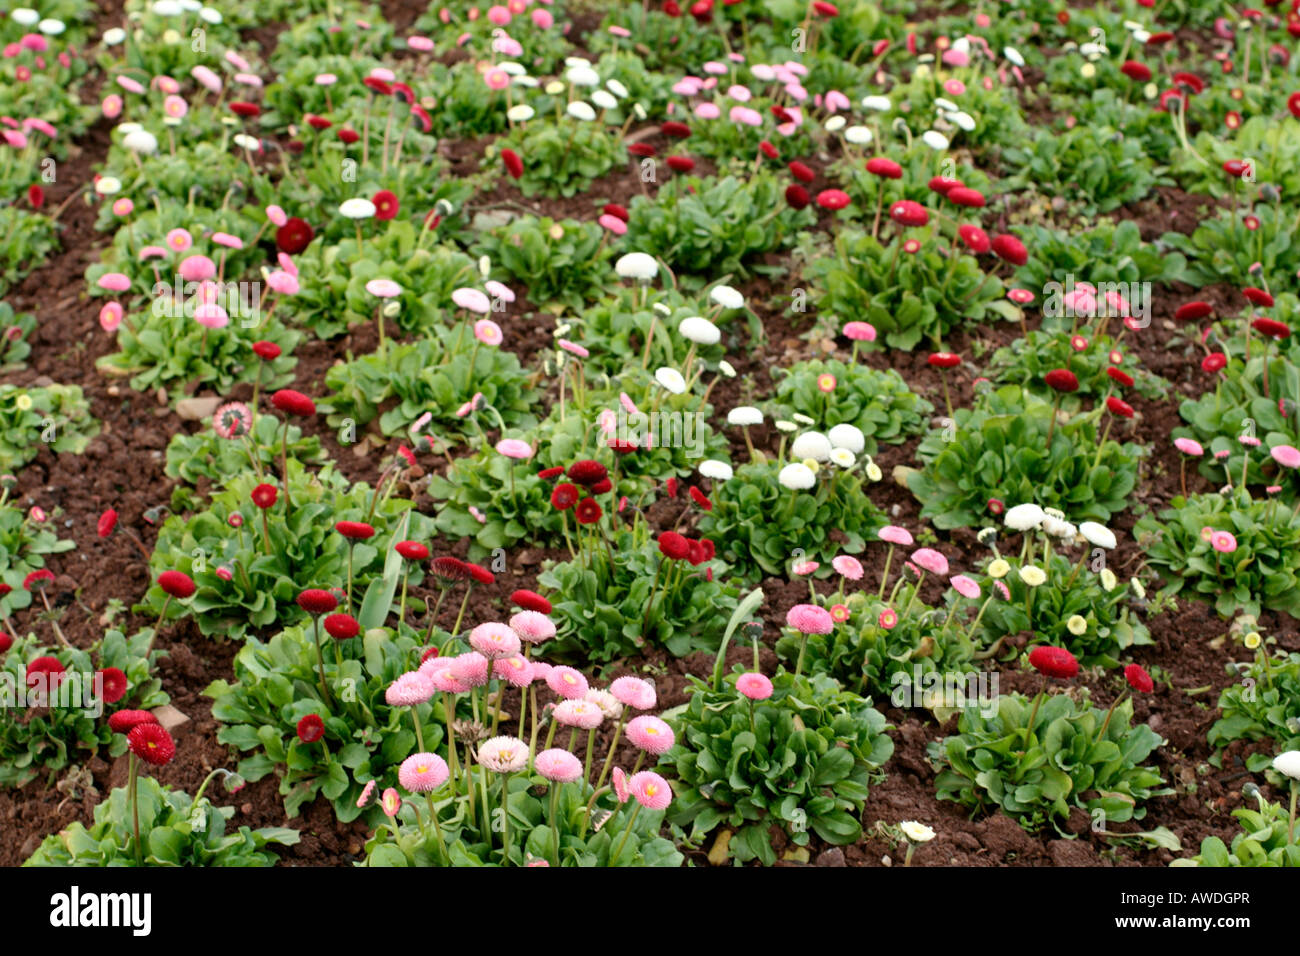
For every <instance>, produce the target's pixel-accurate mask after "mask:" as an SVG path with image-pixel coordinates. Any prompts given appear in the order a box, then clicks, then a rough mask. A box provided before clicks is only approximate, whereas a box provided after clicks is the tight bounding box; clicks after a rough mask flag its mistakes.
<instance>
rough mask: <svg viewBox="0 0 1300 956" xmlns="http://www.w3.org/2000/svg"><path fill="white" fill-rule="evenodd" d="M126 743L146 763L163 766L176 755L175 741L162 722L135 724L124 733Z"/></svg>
mask: <svg viewBox="0 0 1300 956" xmlns="http://www.w3.org/2000/svg"><path fill="white" fill-rule="evenodd" d="M126 745H127V746H128V747H129V748H130V749H131V753H133V754H135V755H136V756H137V757H139V758H140V759H141V760H143V761H144V762H145V763H147V764H151V765H152V766H155V767H165V766H167V764H169V763H171V762H172V758H173V757H175V756H176V741H174V740H172V735H171V734H169V733H167V728H165V727H163V725H162V724H136V725H135V726H134V727H132V728H131V730H130V732H128V733H127V735H126Z"/></svg>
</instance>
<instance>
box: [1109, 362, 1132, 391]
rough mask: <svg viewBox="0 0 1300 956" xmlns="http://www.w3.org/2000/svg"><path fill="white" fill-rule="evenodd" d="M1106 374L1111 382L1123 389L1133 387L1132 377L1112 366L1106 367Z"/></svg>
mask: <svg viewBox="0 0 1300 956" xmlns="http://www.w3.org/2000/svg"><path fill="white" fill-rule="evenodd" d="M1106 374H1107V375H1109V376H1110V378H1111V379H1112V380H1113V381H1116V382H1118V383H1119V384H1121V385H1123V386H1124V387H1125V388H1132V387H1133V376H1132V375H1129V374H1128V373H1127V372H1125V371H1123V370H1121V369H1118V368H1116V367H1115V366H1113V365H1108V366H1106Z"/></svg>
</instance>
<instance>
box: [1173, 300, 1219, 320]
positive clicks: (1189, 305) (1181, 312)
mask: <svg viewBox="0 0 1300 956" xmlns="http://www.w3.org/2000/svg"><path fill="white" fill-rule="evenodd" d="M1213 312H1214V306H1212V305H1210V303H1208V302H1184V303H1183V304H1182V305H1180V306H1179V307H1178V311H1176V312H1175V313H1174V318H1175V319H1176V320H1177V321H1179V322H1197V321H1199V320H1201V319H1204V318H1206V317H1208V316H1209V315H1210V314H1211V313H1213Z"/></svg>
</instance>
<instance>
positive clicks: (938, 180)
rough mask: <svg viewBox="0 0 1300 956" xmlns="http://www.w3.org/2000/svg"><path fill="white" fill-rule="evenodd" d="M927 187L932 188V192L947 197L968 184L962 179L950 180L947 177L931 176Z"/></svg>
mask: <svg viewBox="0 0 1300 956" xmlns="http://www.w3.org/2000/svg"><path fill="white" fill-rule="evenodd" d="M926 185H927V186H929V187H930V191H931V192H935V193H938V194H939V195H940V196H946V195H948V193H949V192H950V191H951V190H954V189H959V188H961V187H962V186H965V185H966V184H965V183H963V182H962V181H961V180H960V179H949V178H948V177H947V176H931V177H930V181H929V182H928V183H926Z"/></svg>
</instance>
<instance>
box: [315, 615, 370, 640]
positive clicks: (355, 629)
mask: <svg viewBox="0 0 1300 956" xmlns="http://www.w3.org/2000/svg"><path fill="white" fill-rule="evenodd" d="M321 623H323V624H324V625H325V633H326V634H328V635H329V636H330V637H332V638H334V640H336V641H346V640H348V639H349V638H353V637H356V636H357V635H358V634H360V633H361V623H360V622H359V621H358V620H357V619H356V618H355V617H353V616H352V615H351V614H331V615H329V617H327V618H325V620H324V621H322V622H321Z"/></svg>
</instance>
